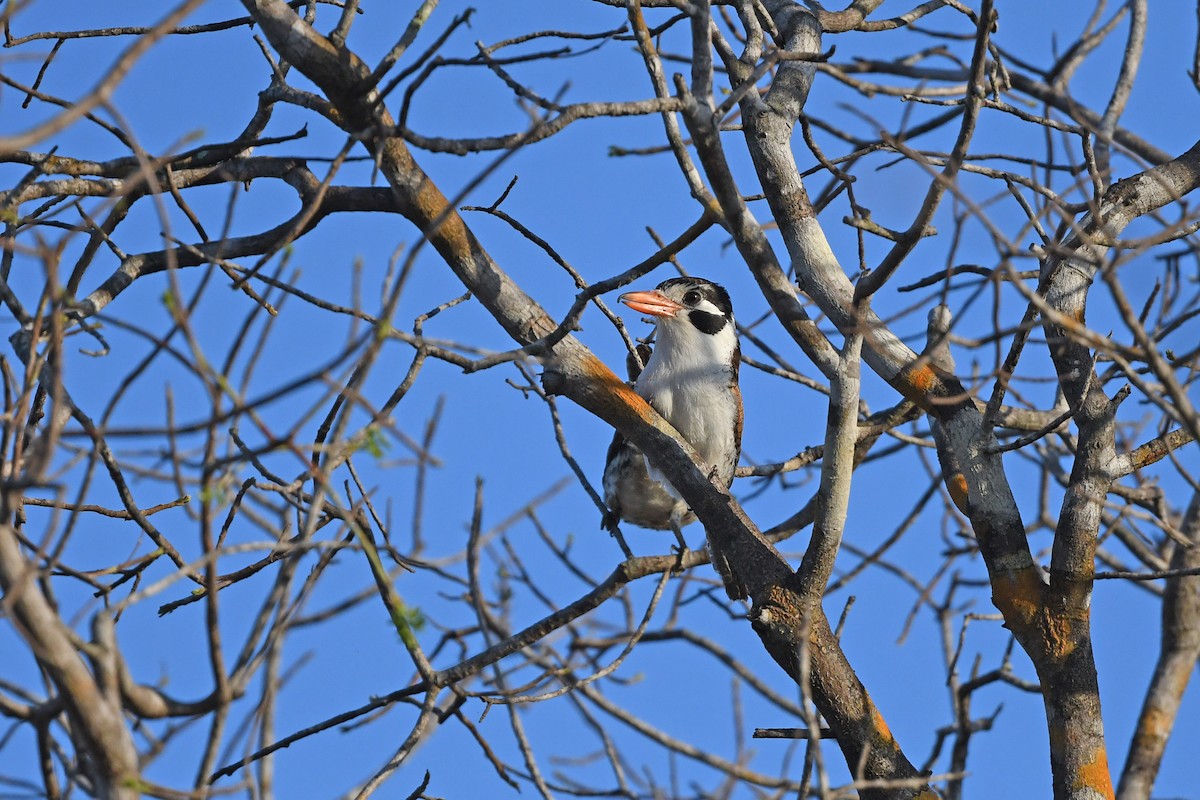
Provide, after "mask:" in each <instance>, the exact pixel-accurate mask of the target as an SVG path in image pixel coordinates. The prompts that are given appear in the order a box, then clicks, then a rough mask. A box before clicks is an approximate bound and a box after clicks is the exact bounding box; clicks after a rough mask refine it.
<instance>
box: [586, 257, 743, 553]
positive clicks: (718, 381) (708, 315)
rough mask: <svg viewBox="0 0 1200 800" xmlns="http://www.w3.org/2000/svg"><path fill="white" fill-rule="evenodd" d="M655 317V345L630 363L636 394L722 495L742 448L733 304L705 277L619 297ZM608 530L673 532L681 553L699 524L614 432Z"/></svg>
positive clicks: (607, 482) (608, 466)
mask: <svg viewBox="0 0 1200 800" xmlns="http://www.w3.org/2000/svg"><path fill="white" fill-rule="evenodd" d="M617 299H618V301H619V302H621V303H624V304H625V305H627V306H629V307H630V308H632V309H633V310H635V311H640V312H642V313H643V314H648V315H650V316H651V317H653V320H647V321H648V322H650V321H653V322H654V323H655V324H656V330H655V334H654V340H655V346H654V348H653V349H652V350H651V349H650V348H649V347H647V346H646V345H644V344H643V345H639V347H638V351H639V357H640V358H641V359H642V362H643V363H644V364H645V367H644V368H643V369H640V370H639V369H638V366H639V365H638V364H637V363H636V361H634V360H633V359H632V357H631V359H630V363H629V367H630V370H629V371H630V379H631V380H632V381H633V390H634V391H635V392H637V393H638V394H639V395H641V396H642V397H643V398H645V400H646V401H647V402H648V403H649V404H650V405H651V406H652V407H653V408H654V410H655V411H657V412H658V413H659V414H661V415H662V416H663V417H664V418H665V419H666V420H667V421H668V422H670V423H671V425H673V426H674V427H675V429H676V430H677V431H679V433H680V434H682V436H683V438H684V439H686V440H687V442H688V444H690V445H691V446H692V447H693V448H694V449H695V450H696V452H698V453H699V454H700V457H701V458H702V459H703V460H704V462H705V463H706V464H708V466H709V475H710V477H711V478H714V479H718V480H719V481H720V482H721V484H722V485H723V486H725V488H729V486H730V484H731V483H732V482H733V473H734V470H735V469H736V467H737V463H738V459H739V458H740V457H741V449H742V420H743V413H742V393H741V390H740V389H739V388H738V367H739V365H740V361H741V350H740V346H739V343H738V334H737V324H736V323H735V321H734V317H733V304H732V302H731V301H730V299H729V293H728V292H727V291H725V289H724V288H723V287H721V286H720V285H718V284H716V283H714V282H713V281H710V280H705V279H703V278H692V277H683V278H671V279H670V280H666V281H663V282H662V283H660V284H659V285H658V286H657V287H656V288H655V289H654V290H653V291H638V292H627V293H625V294H622V295H621V296H620V297H618V298H617ZM603 486H604V502H605V505H606V506H607V507H608V510H609V513H608V514H606V515H605V517H604V521H603V522H602V525H603V527H605V528H607V529H608V530H610V531H615V529H616V525H617V523H618V522H619V521H622V520H624V521H626V522H629V523H631V524H634V525H637V526H640V527H643V528H650V529H653V530H668V529H669V530H672V531H674V533H675V536H676V539H677V540H678V542H679V548H680V550H681V551H683V550H686V549H687V547H686V544H685V542H684V539H683V535H682V533H681V532H680V528H681V527H682V526H684V525H686V524H688V523H690V522H692V521H694V520H695V518H696V517H695V515H694V514H693V513H692V512H691V510H690V509H688V507H687V504H686V503H684V502H683V500H682V498H681V496H680V495H679V493H678V492H677V491H676V490H675V488H674V487H673V486H672V485H671V484H670V482H669V481H667V479H666V478H665V476H663V474H662V473H661V472H659V471H658V470H657V469H656V468H655V467H654V466H653V465H651V464H649V463H648V462H647V460H646V457H645V455H644V454H643V453H642V451H641V450H639V449H638V448H637V446H636V445H634V444H633V443H632V442H630V441H628V440H627V439H626V438H625V437H624V436H622V435H621V434H620V432H617V433H616V435H615V436H614V437H613V440H612V444H611V445H609V448H608V457H607V460H606V462H605V467H604V480H603Z"/></svg>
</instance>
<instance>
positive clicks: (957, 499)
mask: <svg viewBox="0 0 1200 800" xmlns="http://www.w3.org/2000/svg"><path fill="white" fill-rule="evenodd" d="M946 490H947V491H948V492H950V499H951V500H953V501H954V505H955V506H957V507H958V510H959V511H961V512H962V513H964V514H966V515H967V516H970V515H971V511H970V508H971V507H970V504H969V503H968V502H967V476H966V475H963V474H962V473H961V472H955V473H954V474H952V475H946Z"/></svg>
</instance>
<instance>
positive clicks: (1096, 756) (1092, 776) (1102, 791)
mask: <svg viewBox="0 0 1200 800" xmlns="http://www.w3.org/2000/svg"><path fill="white" fill-rule="evenodd" d="M1074 788H1075V789H1076V790H1077V791H1078V790H1080V789H1090V790H1091V791H1093V792H1095V793H1097V794H1099V795H1100V796H1101V797H1112V796H1113V786H1112V774H1111V773H1110V772H1109V770H1108V751H1107V750H1105V749H1104V748H1103V747H1097V748H1096V749H1095V751H1093V753H1092V757H1091V758H1090V759H1088V760H1087V761H1085V762H1083V763H1082V764H1080V765H1079V771H1078V772H1077V773H1076V775H1075V786H1074Z"/></svg>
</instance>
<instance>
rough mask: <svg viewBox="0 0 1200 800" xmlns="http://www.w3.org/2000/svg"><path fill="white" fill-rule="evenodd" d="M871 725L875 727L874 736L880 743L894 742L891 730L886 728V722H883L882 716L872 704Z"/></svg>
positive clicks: (894, 738)
mask: <svg viewBox="0 0 1200 800" xmlns="http://www.w3.org/2000/svg"><path fill="white" fill-rule="evenodd" d="M871 724H872V725H874V726H875V734H876V735H877V736H878V737H879V738H880V740H881V741H882V743H894V742H895V741H896V737H894V736H892V729H891V728H889V727H888V724H887V721H886V720H884V718H883V715H882V714H880V713H879V709H878V708H876V707H875V705H874V704H872V705H871Z"/></svg>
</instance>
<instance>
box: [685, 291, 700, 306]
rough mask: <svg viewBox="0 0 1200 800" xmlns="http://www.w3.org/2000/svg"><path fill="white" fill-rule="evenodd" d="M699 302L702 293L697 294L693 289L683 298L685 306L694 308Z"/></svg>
mask: <svg viewBox="0 0 1200 800" xmlns="http://www.w3.org/2000/svg"><path fill="white" fill-rule="evenodd" d="M699 302H700V293H699V292H697V291H696V290H695V289H692V290H691V291H690V292H688V293H687V294H685V295H684V296H683V303H684V305H688V306H694V305H696V303H699Z"/></svg>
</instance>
